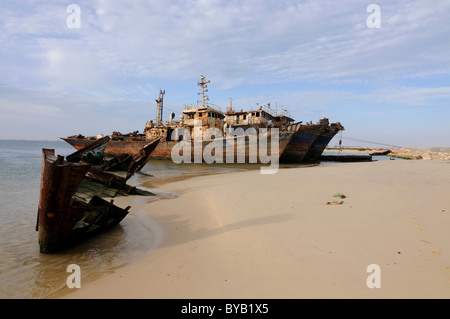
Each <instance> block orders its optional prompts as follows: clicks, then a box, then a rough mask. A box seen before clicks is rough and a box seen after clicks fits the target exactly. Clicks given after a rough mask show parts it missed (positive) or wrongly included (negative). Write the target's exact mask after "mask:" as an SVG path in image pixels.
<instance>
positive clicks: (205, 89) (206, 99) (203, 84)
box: [198, 75, 211, 108]
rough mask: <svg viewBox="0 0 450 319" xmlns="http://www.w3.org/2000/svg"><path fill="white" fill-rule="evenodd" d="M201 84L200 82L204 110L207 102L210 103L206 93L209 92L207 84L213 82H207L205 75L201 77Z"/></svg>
mask: <svg viewBox="0 0 450 319" xmlns="http://www.w3.org/2000/svg"><path fill="white" fill-rule="evenodd" d="M200 78H201V80H200V82H198V85H200V86H201V87H202V108H203V107H205V106H206V105H205V101H208V100H209V99H208V97H205V92H208V89H207V87H208V86H207V84H208V83H210V82H211V81H205V77H204V76H203V75H200Z"/></svg>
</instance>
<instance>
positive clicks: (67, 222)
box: [36, 137, 159, 254]
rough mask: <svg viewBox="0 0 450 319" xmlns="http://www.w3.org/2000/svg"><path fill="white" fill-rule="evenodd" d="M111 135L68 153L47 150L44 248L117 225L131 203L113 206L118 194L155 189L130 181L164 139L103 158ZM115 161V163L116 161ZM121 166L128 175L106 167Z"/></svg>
mask: <svg viewBox="0 0 450 319" xmlns="http://www.w3.org/2000/svg"><path fill="white" fill-rule="evenodd" d="M108 142H109V137H105V138H102V139H99V140H98V141H97V142H96V143H95V144H90V145H88V146H87V147H86V148H83V149H81V150H79V151H77V152H75V153H73V154H71V155H69V156H67V157H66V158H64V156H61V155H57V156H56V155H55V151H54V149H43V150H42V171H41V185H40V198H39V207H38V215H37V221H36V231H38V241H39V247H40V252H41V253H44V254H49V253H55V252H58V251H60V250H62V249H64V248H66V247H68V246H71V245H73V244H75V243H77V242H79V241H82V240H85V239H87V238H89V237H92V236H94V235H96V234H98V233H100V232H103V231H105V230H107V229H110V228H111V227H114V226H116V225H118V224H119V223H120V222H121V221H122V220H123V219H124V218H125V217H126V216H127V214H128V212H129V209H130V206H128V207H125V208H121V207H118V206H116V205H114V198H115V197H117V196H128V195H142V196H154V195H155V194H153V193H151V192H148V191H146V190H142V189H139V188H137V187H134V186H130V185H128V184H127V181H128V180H129V179H130V178H131V176H133V174H135V173H136V172H137V171H139V170H140V169H141V168H142V167H143V166H144V165H145V164H146V163H147V161H148V160H149V159H150V157H151V152H152V151H153V150H154V149H155V147H156V145H157V144H158V142H159V140H155V141H152V142H151V143H148V144H147V145H146V146H144V147H143V148H142V150H141V152H139V153H138V154H136V155H134V156H124V157H120V158H115V159H113V160H115V162H114V163H110V161H111V160H109V161H106V160H105V159H104V157H103V153H104V150H105V148H106V145H107V143H108ZM113 164H115V165H113ZM105 165H107V167H106V168H111V166H112V167H116V169H118V170H125V171H126V177H121V176H118V175H116V174H113V173H109V172H107V171H105V169H104V168H105Z"/></svg>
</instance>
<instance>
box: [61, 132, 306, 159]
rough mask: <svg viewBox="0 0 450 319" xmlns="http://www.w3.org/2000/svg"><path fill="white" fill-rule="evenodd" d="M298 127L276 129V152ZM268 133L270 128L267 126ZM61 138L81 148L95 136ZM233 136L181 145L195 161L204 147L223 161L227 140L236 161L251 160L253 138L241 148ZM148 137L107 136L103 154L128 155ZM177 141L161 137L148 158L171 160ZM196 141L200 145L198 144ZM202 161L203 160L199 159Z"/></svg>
mask: <svg viewBox="0 0 450 319" xmlns="http://www.w3.org/2000/svg"><path fill="white" fill-rule="evenodd" d="M299 128H300V125H298V126H297V125H293V126H291V127H290V128H289V129H287V130H284V131H281V132H279V149H278V151H279V155H281V154H283V152H284V150H285V148H286V146H287V145H288V144H289V142H290V141H291V139H292V137H293V136H294V134H295V133H296V130H298V129H299ZM269 133H270V130H269ZM62 139H63V140H64V141H66V142H67V143H69V144H70V145H72V146H73V147H74V148H76V149H82V148H85V147H87V146H88V145H90V144H91V143H93V142H94V140H91V139H89V138H62ZM232 139H234V140H230V138H226V137H225V138H218V139H215V140H204V141H200V142H198V144H197V143H196V142H195V141H192V142H189V147H186V148H184V149H189V150H190V153H191V159H190V161H191V162H195V161H196V159H198V158H199V157H200V158H201V157H202V155H203V154H205V151H207V154H212V155H213V158H214V161H215V162H220V163H226V162H230V160H229V159H228V161H227V143H229V144H232V145H233V148H232V149H233V153H234V157H235V161H234V162H235V163H236V161H237V160H238V159H241V158H242V156H244V158H245V160H244V162H245V163H252V160H251V154H250V150H252V149H254V147H255V145H252V143H254V142H253V139H251V138H246V140H245V147H244V148H242V147H241V146H239V145H238V143H237V139H238V138H237V137H234V138H232ZM258 141H259V139H256V144H257V145H256V147H257V152H258V154H259V145H258ZM271 141H272V138H270V137H269V138H267V146H266V148H267V153H266V154H267V155H268V156H270V155H271V153H270V152H271V147H272V146H271ZM148 143H149V141H147V140H146V139H145V137H141V138H136V137H133V138H131V137H130V138H128V137H127V138H125V139H123V140H120V141H118V140H114V139H112V140H110V141H109V143H108V145H107V147H106V149H105V154H107V155H117V154H128V155H137V154H139V153H140V152H141V150H142V149H143V147H144V146H145V145H146V144H148ZM179 143H184V142H182V141H181V142H179V141H167V140H160V141H159V142H158V144H157V146H156V148H155V149H154V150H153V151H152V153H151V158H152V159H155V160H160V159H164V160H171V159H172V149H173V148H174V147H176V146H177V147H180V146H181V144H179ZM199 144H200V145H201V146H199ZM220 147H221V149H222V153H221V154H217V155H216V154H215V150H217V149H220ZM210 149H214V150H212V152H211V151H210ZM202 161H203V160H202ZM257 163H261V161H259V157H258V160H257Z"/></svg>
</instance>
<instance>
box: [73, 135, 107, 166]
mask: <svg viewBox="0 0 450 319" xmlns="http://www.w3.org/2000/svg"><path fill="white" fill-rule="evenodd" d="M109 140H110V137H109V136H105V137H103V138H99V139H98V140H96V141H95V142H93V143H91V144H88V145H86V146H85V147H83V148H80V149H78V151H77V152H75V153H72V154H70V155H68V156H66V160H67V161H69V162H73V163H78V162H80V161H84V162H86V163H88V164H93V165H98V164H101V163H103V159H104V153H105V149H106V147H107V145H108V142H109Z"/></svg>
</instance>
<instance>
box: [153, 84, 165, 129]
mask: <svg viewBox="0 0 450 319" xmlns="http://www.w3.org/2000/svg"><path fill="white" fill-rule="evenodd" d="M164 94H166V90H164V91H162V90H161V89H159V96H158V98H157V99H156V100H155V101H156V126H157V127H158V126H161V125H162V117H163V98H164Z"/></svg>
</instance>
